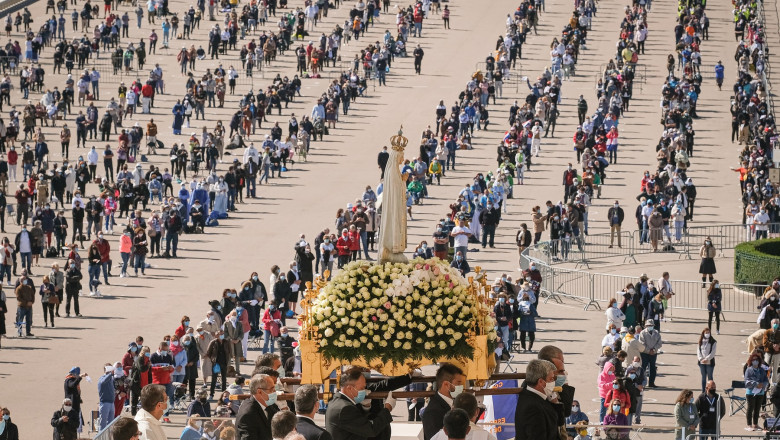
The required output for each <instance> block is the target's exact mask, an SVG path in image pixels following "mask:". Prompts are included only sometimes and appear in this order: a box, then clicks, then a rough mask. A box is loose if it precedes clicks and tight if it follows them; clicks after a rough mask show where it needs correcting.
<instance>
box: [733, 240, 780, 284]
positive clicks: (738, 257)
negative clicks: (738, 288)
mask: <svg viewBox="0 0 780 440" xmlns="http://www.w3.org/2000/svg"><path fill="white" fill-rule="evenodd" d="M778 275H780V238H770V239H766V240H757V241H747V242H744V243H740V244H738V245H737V246H736V247H735V248H734V282H735V283H737V284H765V283H768V282H771V281H772V279H773V278H774V277H776V276H778Z"/></svg>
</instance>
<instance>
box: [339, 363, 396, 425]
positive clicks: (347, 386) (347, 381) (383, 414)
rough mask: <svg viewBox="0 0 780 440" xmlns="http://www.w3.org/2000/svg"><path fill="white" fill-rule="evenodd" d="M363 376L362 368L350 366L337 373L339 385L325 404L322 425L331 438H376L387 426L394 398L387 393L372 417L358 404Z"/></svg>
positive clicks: (362, 394)
mask: <svg viewBox="0 0 780 440" xmlns="http://www.w3.org/2000/svg"><path fill="white" fill-rule="evenodd" d="M366 392H367V391H366V378H365V377H364V376H363V370H362V369H360V368H357V367H353V368H350V369H349V370H347V371H346V372H345V373H344V374H343V375H342V376H341V388H340V389H339V392H338V393H336V395H335V397H334V398H333V400H331V401H330V403H328V409H327V411H326V412H325V427H326V429H327V430H328V432H330V434H331V435H332V436H333V439H334V440H365V439H367V438H369V437H376V436H377V435H378V434H379V433H380V432H382V430H384V429H385V428H386V427H387V426H389V425H390V422H392V420H393V416H392V415H390V411H392V410H393V407H395V399H394V398H393V397H392V394H388V397H387V399H385V403H384V408H382V410H381V411H379V412H378V413H377V414H376V415H375V416H374V417H373V418H369V413H368V412H367V411H365V410H363V408H362V406H361V403H362V402H363V400H365V398H366Z"/></svg>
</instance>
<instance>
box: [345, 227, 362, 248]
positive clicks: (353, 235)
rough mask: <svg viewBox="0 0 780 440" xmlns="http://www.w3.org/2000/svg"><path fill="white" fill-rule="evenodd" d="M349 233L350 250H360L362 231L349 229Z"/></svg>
mask: <svg viewBox="0 0 780 440" xmlns="http://www.w3.org/2000/svg"><path fill="white" fill-rule="evenodd" d="M347 234H349V250H350V251H359V250H360V233H359V232H358V231H349V232H347Z"/></svg>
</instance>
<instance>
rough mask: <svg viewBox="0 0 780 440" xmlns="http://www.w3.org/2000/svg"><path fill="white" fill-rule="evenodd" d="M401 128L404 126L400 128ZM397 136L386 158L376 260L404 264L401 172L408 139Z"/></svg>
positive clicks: (391, 139)
mask: <svg viewBox="0 0 780 440" xmlns="http://www.w3.org/2000/svg"><path fill="white" fill-rule="evenodd" d="M401 128H403V127H401ZM402 134H403V132H402V131H401V130H398V135H397V136H393V137H392V138H390V142H391V144H392V146H393V148H392V149H391V150H390V155H389V157H388V159H387V168H386V169H385V181H384V185H383V190H382V217H381V222H380V229H379V263H380V264H381V263H386V262H391V263H406V262H407V261H408V260H407V258H406V256H405V255H404V252H405V251H406V178H405V177H406V176H403V175H401V168H400V166H401V165H402V164H403V163H404V148H405V147H406V143H407V142H408V140H407V139H406V138H405V137H403V136H402Z"/></svg>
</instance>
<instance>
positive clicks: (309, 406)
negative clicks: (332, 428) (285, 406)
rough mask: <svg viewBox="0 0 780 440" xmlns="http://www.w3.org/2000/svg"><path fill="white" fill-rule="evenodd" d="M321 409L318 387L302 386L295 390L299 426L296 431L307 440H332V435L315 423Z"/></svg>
mask: <svg viewBox="0 0 780 440" xmlns="http://www.w3.org/2000/svg"><path fill="white" fill-rule="evenodd" d="M319 407H320V401H319V398H318V395H317V387H315V386H314V385H301V386H300V387H299V388H298V389H297V390H295V413H296V414H297V416H298V424H297V425H296V426H295V429H296V430H297V431H298V434H300V435H302V436H303V437H304V438H305V439H306V440H331V439H332V438H333V437H331V435H330V433H329V432H328V431H326V430H324V429H322V428H320V427H319V426H317V425H316V424H315V423H314V415H315V414H317V410H318V409H319Z"/></svg>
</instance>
